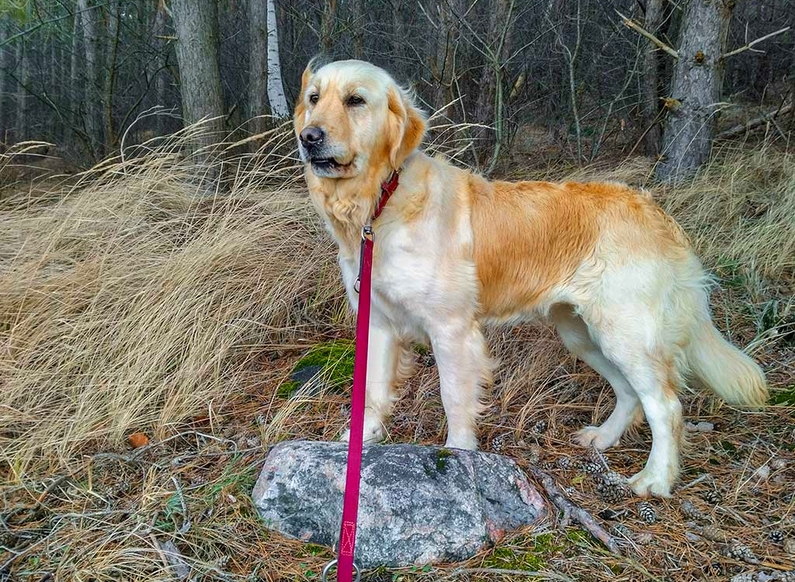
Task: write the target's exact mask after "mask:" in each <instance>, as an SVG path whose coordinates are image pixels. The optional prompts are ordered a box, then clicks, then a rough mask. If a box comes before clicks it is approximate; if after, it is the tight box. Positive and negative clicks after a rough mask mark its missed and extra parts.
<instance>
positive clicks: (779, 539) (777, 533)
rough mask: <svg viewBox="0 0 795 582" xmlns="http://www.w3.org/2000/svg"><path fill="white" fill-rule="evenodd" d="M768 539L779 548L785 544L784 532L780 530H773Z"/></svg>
mask: <svg viewBox="0 0 795 582" xmlns="http://www.w3.org/2000/svg"><path fill="white" fill-rule="evenodd" d="M767 537H768V539H770V541H771V542H773V543H774V544H777V545H779V546H780V545H781V544H783V543H784V532H783V531H781V530H780V529H774V530H772V531H771V532H770V533H769V534H768V536H767Z"/></svg>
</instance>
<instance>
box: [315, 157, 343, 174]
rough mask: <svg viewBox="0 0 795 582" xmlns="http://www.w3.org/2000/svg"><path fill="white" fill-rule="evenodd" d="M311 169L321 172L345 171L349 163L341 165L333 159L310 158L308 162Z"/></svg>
mask: <svg viewBox="0 0 795 582" xmlns="http://www.w3.org/2000/svg"><path fill="white" fill-rule="evenodd" d="M309 163H310V164H312V168H313V169H315V170H320V171H323V172H335V171H341V170H345V169H347V168H349V167H350V165H351V162H349V163H347V164H343V163H341V162H338V161H337V160H336V159H335V158H312V159H311V160H309Z"/></svg>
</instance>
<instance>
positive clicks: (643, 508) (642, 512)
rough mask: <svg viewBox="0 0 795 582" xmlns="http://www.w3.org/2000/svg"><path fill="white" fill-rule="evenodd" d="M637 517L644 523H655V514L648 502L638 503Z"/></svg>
mask: <svg viewBox="0 0 795 582" xmlns="http://www.w3.org/2000/svg"><path fill="white" fill-rule="evenodd" d="M638 515H639V516H640V518H641V519H642V520H643V521H645V522H646V523H654V522H655V521H657V512H656V511H655V510H654V506H653V505H652V504H651V503H649V502H648V501H641V502H640V503H638Z"/></svg>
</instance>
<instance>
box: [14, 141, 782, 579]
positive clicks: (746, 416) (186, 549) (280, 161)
mask: <svg viewBox="0 0 795 582" xmlns="http://www.w3.org/2000/svg"><path fill="white" fill-rule="evenodd" d="M199 130H200V129H196V128H194V129H191V130H188V131H187V132H186V133H185V134H183V135H179V136H176V137H174V138H172V139H170V140H168V141H167V142H165V143H159V144H153V143H152V144H143V146H137V149H136V151H135V152H126V155H125V156H122V157H120V158H118V159H114V160H110V161H108V162H105V163H103V164H102V165H101V166H99V167H97V168H94V169H93V170H91V171H89V172H87V173H85V174H82V175H79V176H76V177H70V178H64V179H62V180H59V179H57V178H55V177H50V178H49V179H48V180H47V181H46V182H44V183H42V184H44V186H46V187H44V186H42V185H41V184H40V185H39V186H36V187H29V188H25V189H22V188H20V186H19V184H16V185H14V187H12V188H6V189H4V190H3V191H2V192H0V455H1V456H2V457H1V458H2V463H3V467H2V469H1V470H0V471H2V475H3V482H2V486H0V494H2V496H3V512H2V514H0V546H2V550H3V553H2V554H0V579H3V580H4V579H7V578H4V576H8V575H13V577H14V578H13V579H15V580H47V579H56V580H75V581H85V582H87V581H89V580H91V581H104V580H108V581H110V580H175V579H179V577H180V573H181V572H182V569H187V570H186V571H189V572H190V577H191V578H192V579H196V580H315V579H317V572H318V571H319V568H320V567H321V566H322V564H323V562H324V561H326V560H327V559H328V558H329V557H330V555H329V552H328V550H326V549H323V548H317V547H313V546H305V545H302V544H300V543H298V542H294V541H288V540H285V539H283V538H281V537H279V536H277V535H274V534H269V533H267V532H266V531H265V530H264V529H263V528H262V526H261V524H260V523H258V521H257V519H256V516H255V514H254V511H253V508H252V506H251V504H250V502H249V501H248V497H247V494H248V492H249V491H250V487H251V484H252V482H253V479H254V478H255V477H256V472H257V468H258V466H259V463H260V462H261V460H262V458H263V451H262V447H263V445H264V446H265V447H267V446H268V445H269V444H272V443H273V442H276V441H278V440H281V439H285V438H316V439H320V438H322V439H332V438H335V437H336V435H337V434H338V433H339V431H340V430H341V429H342V427H343V425H344V423H345V418H346V413H347V407H346V405H347V403H346V397H345V395H340V394H338V393H335V392H332V391H326V390H324V389H322V388H321V389H320V391H319V392H312V391H310V390H302V391H299V392H298V393H297V394H295V395H294V396H292V397H291V398H290V399H284V398H281V397H279V396H278V395H277V389H278V387H279V385H280V384H281V383H282V382H283V381H284V380H285V378H286V377H287V375H288V374H289V371H290V369H291V368H292V366H293V364H294V363H295V361H296V360H297V359H298V358H299V357H300V355H301V354H302V353H305V352H306V350H307V348H308V347H309V346H310V345H312V344H313V343H315V342H317V341H320V340H324V339H329V338H334V337H351V335H352V329H351V320H350V318H349V317H348V315H347V313H346V307H345V304H344V301H343V298H342V291H341V287H340V285H339V282H338V273H337V270H336V267H335V264H334V249H333V248H332V245H331V242H330V240H329V238H328V237H327V236H326V235H325V234H324V233H323V232H322V227H321V225H320V224H319V221H318V220H317V219H316V217H315V216H314V213H313V211H312V210H311V208H310V207H309V205H308V202H307V197H306V194H305V192H304V190H303V186H302V184H301V182H300V179H299V178H298V173H297V168H296V167H295V166H294V164H293V162H292V161H291V159H290V158H289V157H285V156H284V155H283V154H281V153H279V152H284V151H285V146H284V140H289V137H286V134H285V133H284V132H279V131H276V132H274V133H273V134H272V135H271V136H270V137H269V140H268V141H267V142H266V143H264V144H263V146H262V148H261V151H260V155H258V156H250V155H242V154H234V155H232V156H230V157H229V158H228V161H227V162H226V168H225V170H223V171H222V172H221V173H223V175H225V176H228V181H227V187H228V191H226V192H225V193H224V194H223V195H221V194H213V193H212V192H210V193H208V192H206V191H205V190H203V186H202V182H201V180H197V177H198V176H197V172H198V170H197V169H196V167H195V166H194V165H193V160H191V159H184V158H183V156H182V155H181V153H180V152H181V149H182V147H181V146H182V144H183V143H184V141H185V140H188V139H192V137H195V136H191V134H190V132H191V131H199ZM456 145H457V144H456ZM456 145H453V146H452V147H456ZM133 153H134V154H135V155H132V154H133ZM453 153H454V152H453ZM217 170H218V169H217V168H215V169H213V171H217ZM547 173H548V174H549V173H554V172H547ZM587 174H588V175H589V176H594V175H595V176H597V177H601V178H612V179H616V178H618V179H623V180H626V181H629V182H632V183H636V184H645V185H647V186H648V185H649V184H648V183H647V175H648V165H647V164H645V163H644V162H643V161H632V162H631V163H629V164H625V165H622V166H621V167H620V168H618V169H615V170H610V171H607V170H605V169H600V168H591V169H589V170H588V171H587ZM575 177H583V174H578V175H577V176H575ZM656 194H657V195H658V196H659V198H660V200H661V202H662V203H663V205H664V206H666V208H668V209H669V210H670V211H671V212H672V213H674V215H675V216H676V217H677V219H678V220H679V221H680V222H681V223H682V224H683V226H684V227H685V228H686V230H687V231H688V233H689V234H690V236H691V237H692V238H693V240H694V243H695V244H696V246H697V248H698V249H699V252H700V253H701V255H702V256H703V257H704V260H705V263H706V264H707V265H708V267H709V268H710V269H712V270H714V271H715V272H716V274H717V275H718V276H719V277H720V282H721V285H720V287H719V288H718V289H717V290H716V293H715V295H714V298H713V304H714V305H715V310H716V317H717V321H718V323H719V326H720V327H722V328H723V329H724V330H729V331H730V335H731V336H732V337H733V339H734V340H735V341H736V342H737V343H739V344H741V345H746V344H749V343H752V344H753V348H754V350H755V355H756V357H757V358H758V359H759V360H760V361H761V362H762V363H763V364H764V366H765V369H766V370H767V372H768V374H769V377H770V379H771V382H772V384H773V388H774V391H775V394H776V395H778V396H781V395H786V394H792V393H793V390H795V386H793V383H794V382H795V380H793V378H795V355H794V354H793V343H795V340H794V339H793V336H795V329H793V325H794V322H795V317H793V309H795V305H793V300H792V295H793V289H795V233H794V232H793V220H792V216H795V164H793V159H792V157H791V156H790V155H789V154H786V153H781V152H779V151H776V150H775V149H773V148H772V147H769V148H765V149H762V150H761V151H758V152H750V153H749V152H739V151H737V152H733V151H728V150H727V151H723V152H721V153H720V155H718V156H717V157H716V160H715V161H714V162H713V163H712V164H711V165H710V166H709V167H708V168H706V170H705V171H704V173H703V174H702V175H701V176H700V177H699V178H697V179H696V180H694V181H692V182H691V183H688V184H686V185H684V186H682V187H680V188H677V189H675V190H671V189H661V190H659V191H658V192H656ZM490 340H491V345H492V346H493V349H494V352H495V354H496V355H497V357H498V358H499V360H500V362H501V366H500V368H499V372H498V375H497V379H496V384H495V386H494V388H493V389H492V390H491V395H492V396H493V399H492V402H493V404H492V406H491V407H490V408H489V410H488V411H487V414H486V416H485V418H484V420H483V425H482V440H481V442H482V445H483V447H484V449H486V450H493V451H499V452H503V453H505V454H508V455H510V456H512V457H514V458H516V459H517V460H518V461H519V462H520V463H529V462H537V461H539V460H540V461H541V462H544V461H547V462H552V464H553V467H555V466H557V465H556V463H555V461H557V459H558V458H562V457H564V456H569V457H576V456H578V455H580V454H581V452H580V451H577V450H576V449H575V448H574V447H573V446H572V445H571V444H570V443H569V441H568V435H569V433H570V432H572V431H573V430H575V429H576V428H578V427H579V426H580V425H582V424H586V423H592V422H596V421H598V420H599V419H602V418H604V417H605V415H606V414H607V413H608V412H609V409H610V405H611V402H612V394H611V392H610V390H609V389H606V388H605V386H604V383H603V382H602V381H601V380H600V379H599V378H598V377H597V376H596V375H595V374H594V373H593V372H592V371H590V370H589V369H588V368H587V367H586V366H584V365H583V364H581V363H579V362H576V361H575V360H574V359H573V358H571V357H570V356H569V355H567V354H566V353H565V352H564V351H563V350H562V348H561V347H560V345H559V343H558V341H557V340H556V338H555V337H554V335H553V334H552V333H551V332H550V330H549V329H547V328H545V327H543V326H527V327H521V328H516V329H495V330H492V331H491V332H490ZM437 380H438V377H437V375H436V371H435V368H434V367H432V366H428V367H423V368H421V369H420V370H419V371H418V373H417V374H416V375H415V376H414V378H412V380H411V381H410V382H409V383H408V385H407V386H406V388H405V390H404V397H403V399H402V400H401V401H400V402H399V404H398V407H397V410H396V414H395V417H394V418H393V421H392V423H391V426H390V430H391V434H390V438H392V439H393V440H396V441H416V442H424V443H440V442H442V441H443V438H444V430H445V427H444V415H443V410H442V407H441V403H440V401H439V398H438V390H437V388H436V386H437ZM793 397H795V396H793ZM684 404H685V410H686V415H687V418H688V419H689V420H691V421H694V422H697V421H709V422H713V423H714V424H715V430H714V431H713V432H709V433H698V432H696V433H692V434H691V438H690V441H691V443H690V444H691V446H690V447H689V449H688V453H687V459H686V461H685V463H686V465H685V467H686V468H685V473H684V476H683V481H684V483H686V484H687V483H692V485H691V486H690V487H687V488H686V489H685V490H683V491H681V492H680V493H679V494H678V495H677V497H676V498H675V499H674V500H671V501H655V502H654V506H655V508H656V510H657V512H658V515H659V518H660V519H659V520H658V522H657V523H655V524H652V525H648V524H645V523H644V522H642V521H641V520H640V519H639V518H638V516H637V515H636V504H635V501H633V500H628V501H625V502H621V503H618V504H614V505H611V506H610V507H612V508H613V509H616V510H621V509H626V510H627V513H626V514H624V515H622V516H620V517H619V518H618V522H620V523H623V524H624V525H625V526H627V527H628V528H629V529H630V530H631V531H632V532H633V533H634V539H633V540H626V542H625V543H626V548H627V554H628V556H629V557H627V558H615V557H612V556H608V555H606V554H605V552H604V551H603V550H602V549H601V548H600V547H598V546H597V545H595V544H594V543H592V542H591V541H590V540H588V539H587V538H585V537H583V536H582V535H580V533H579V532H578V531H577V530H573V529H570V530H568V531H558V530H556V529H555V528H554V523H553V522H552V521H550V522H549V523H547V524H545V527H546V528H547V533H544V534H543V535H537V534H530V533H528V532H520V533H518V534H516V535H515V536H513V537H511V538H509V539H507V540H505V541H504V542H503V543H501V544H500V545H499V546H498V547H497V548H495V549H492V550H489V551H488V552H485V553H484V554H482V555H480V556H478V557H476V558H473V559H472V560H471V561H469V562H468V563H466V564H463V565H451V566H446V567H440V568H432V569H429V570H427V571H418V570H417V569H414V570H412V569H405V570H401V571H382V572H371V573H369V574H368V575H367V576H366V578H365V579H367V580H371V581H375V580H379V581H380V580H385V581H386V580H404V581H406V582H409V581H419V580H423V581H425V580H428V581H430V580H441V579H450V580H514V579H520V578H518V575H517V574H515V573H514V574H511V573H509V572H510V571H519V570H525V571H527V570H541V571H543V572H545V573H546V574H545V575H543V576H541V578H542V579H544V577H546V578H548V579H561V578H560V577H561V576H568V577H570V578H572V579H583V580H607V579H617V580H627V579H648V578H650V577H651V578H657V579H666V578H667V579H675V580H690V579H704V578H707V579H725V578H726V577H727V576H728V575H729V574H730V573H732V572H735V571H744V570H749V569H754V568H756V569H763V570H765V571H768V572H769V571H772V570H774V569H781V570H786V569H790V570H791V569H793V568H795V558H794V557H793V556H788V555H786V554H785V553H784V552H783V550H782V547H781V546H780V545H777V544H775V543H772V542H770V541H769V540H768V532H769V530H771V529H781V530H783V531H784V532H785V535H787V536H789V537H790V538H795V518H794V516H795V512H794V511H793V510H795V500H794V499H795V495H794V494H795V454H794V452H793V448H794V447H793V442H795V434H794V432H793V426H794V425H793V422H794V421H795V408H793V407H792V406H789V407H787V406H780V405H779V406H774V407H770V408H769V409H767V410H766V411H764V412H760V413H744V412H740V411H737V410H733V409H731V408H729V407H727V406H725V405H723V404H721V403H720V402H718V401H716V400H713V399H712V398H711V397H708V396H706V395H704V394H701V393H692V394H690V393H689V394H686V395H684ZM133 431H142V432H144V433H145V434H146V435H148V437H149V438H150V439H151V441H150V444H149V445H147V446H145V447H143V448H139V449H136V450H131V449H130V448H129V446H128V445H127V444H126V440H125V439H126V437H127V436H128V435H129V434H130V433H131V432H133ZM649 443H650V436H649V434H648V430H647V429H645V428H644V429H641V430H639V431H638V432H637V433H636V434H634V435H631V436H630V438H628V439H626V442H624V443H622V445H621V446H620V447H619V448H617V449H616V450H615V451H610V452H609V453H608V454H607V460H608V462H609V463H610V465H611V467H613V468H614V469H616V470H618V471H620V472H623V473H625V474H629V473H630V472H634V471H636V470H638V469H639V468H640V467H641V464H642V463H643V461H644V460H645V458H646V456H647V453H648V447H649ZM538 457H540V459H538ZM764 466H767V467H768V469H769V474H768V475H767V476H764V475H763V474H759V473H758V472H757V470H758V469H759V468H760V467H764ZM551 470H552V471H553V472H555V474H556V477H557V478H558V479H559V482H560V483H561V485H563V486H566V487H569V488H570V489H569V493H570V495H571V496H572V497H573V499H574V500H575V501H578V502H580V503H582V504H584V505H585V506H587V507H588V508H589V509H591V510H593V511H595V512H598V511H600V510H603V509H605V508H606V507H608V506H609V504H607V503H605V502H602V501H601V500H600V499H599V497H598V496H597V495H596V494H595V485H594V482H593V480H592V479H591V477H588V476H586V475H584V474H580V473H579V472H578V471H577V470H563V469H555V468H553V469H551ZM762 471H763V473H764V471H766V470H765V469H762ZM713 488H718V489H720V491H721V495H722V500H721V501H720V503H718V504H717V505H716V504H712V503H707V502H706V501H704V500H703V499H702V495H703V494H704V493H705V492H707V491H708V490H711V489H713ZM683 499H687V500H690V501H692V502H693V504H695V505H696V506H697V507H698V508H700V509H701V510H702V511H703V512H704V514H705V516H704V517H703V518H694V517H692V516H686V515H683V513H682V510H681V508H680V507H679V502H680V501H681V500H683ZM689 522H698V523H694V524H689ZM708 522H712V523H714V525H715V526H716V527H717V528H718V529H719V530H720V531H721V532H722V533H723V535H725V536H727V539H728V540H732V539H736V540H737V541H738V542H741V543H743V544H745V545H747V546H749V547H750V548H751V549H752V550H753V551H754V552H755V553H756V554H757V556H759V558H760V559H761V560H762V561H763V562H765V564H766V565H764V566H750V565H748V564H743V563H742V562H738V561H737V560H736V559H733V558H729V557H726V556H724V555H723V554H724V549H725V548H724V544H723V543H719V542H715V541H710V540H708V539H706V538H705V537H703V536H702V537H701V538H700V539H696V538H694V537H692V535H690V536H689V537H687V536H686V535H685V532H686V531H688V530H690V533H691V534H693V533H694V532H696V531H697V530H698V526H699V525H704V524H705V523H708ZM611 525H612V523H611ZM646 534H650V535H646ZM713 537H714V536H713ZM501 572H502V573H501ZM556 576H557V578H556Z"/></svg>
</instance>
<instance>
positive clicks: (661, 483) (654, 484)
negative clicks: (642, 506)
mask: <svg viewBox="0 0 795 582" xmlns="http://www.w3.org/2000/svg"><path fill="white" fill-rule="evenodd" d="M629 486H630V487H631V488H632V491H634V492H635V495H637V496H638V497H650V496H652V495H653V496H654V497H670V496H671V488H672V486H673V483H672V480H670V479H668V478H666V476H665V475H664V473H663V472H652V471H649V470H648V469H643V470H642V471H641V472H639V473H636V474H635V475H633V476H632V477H630V479H629Z"/></svg>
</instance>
